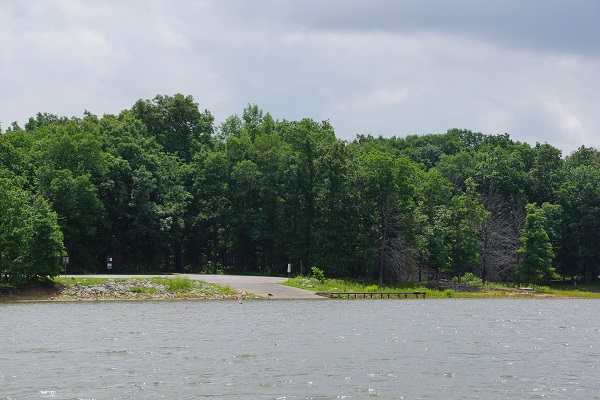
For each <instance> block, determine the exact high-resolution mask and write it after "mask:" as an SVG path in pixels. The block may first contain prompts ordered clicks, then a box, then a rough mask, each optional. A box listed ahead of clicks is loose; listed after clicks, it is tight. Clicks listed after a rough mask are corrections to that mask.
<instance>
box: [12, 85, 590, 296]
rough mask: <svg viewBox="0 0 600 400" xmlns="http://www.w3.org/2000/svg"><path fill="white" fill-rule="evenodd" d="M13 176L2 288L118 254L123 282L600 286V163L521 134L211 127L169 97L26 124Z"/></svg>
mask: <svg viewBox="0 0 600 400" xmlns="http://www.w3.org/2000/svg"><path fill="white" fill-rule="evenodd" d="M0 182H1V185H2V187H1V189H2V191H1V192H0V214H1V217H2V219H1V220H0V224H1V227H2V230H1V231H0V239H1V241H0V243H1V244H0V279H1V280H3V281H5V282H6V281H8V280H10V281H11V282H12V281H17V280H21V281H28V280H35V279H38V278H41V277H43V276H44V275H48V276H55V275H56V274H57V273H60V272H61V266H60V262H59V259H60V256H62V255H68V256H69V257H70V263H69V270H70V272H75V273H79V272H84V271H89V272H100V271H104V270H105V267H106V266H105V259H106V257H107V256H110V257H113V259H114V265H115V271H117V270H118V272H124V273H126V272H148V271H152V272H161V273H170V272H183V271H184V270H185V271H190V272H197V271H206V272H213V273H215V272H218V271H223V270H225V269H226V270H228V271H232V272H238V273H257V274H272V275H273V274H275V275H285V266H286V265H287V264H288V263H290V262H291V263H293V264H294V265H299V266H300V269H301V270H304V271H310V270H311V269H312V267H315V268H318V269H319V270H320V271H322V272H323V279H324V277H325V276H327V277H328V278H351V279H354V280H358V281H373V282H374V281H377V283H378V286H380V287H385V286H393V285H397V284H399V283H400V282H403V281H404V282H408V281H416V280H420V281H423V280H436V281H439V280H444V279H448V280H449V279H452V278H453V277H456V279H457V280H460V281H464V280H465V276H472V275H473V276H477V277H478V278H479V279H481V280H482V281H483V282H486V283H487V282H506V283H508V282H511V281H518V280H519V279H521V280H526V281H527V280H531V281H534V282H540V283H542V281H545V280H548V279H552V278H554V274H555V273H554V272H553V271H556V273H558V274H559V275H560V277H565V278H569V279H577V280H579V281H580V282H596V281H598V279H599V276H600V246H598V245H597V240H596V233H597V232H598V231H600V153H599V152H598V151H597V150H595V149H593V148H586V147H581V148H580V149H578V150H577V151H575V152H573V153H572V154H570V155H567V156H566V157H564V158H563V157H562V154H561V152H560V150H558V149H557V148H555V147H553V146H552V145H550V144H539V143H538V144H536V145H535V146H529V145H528V144H526V143H520V142H516V141H513V140H511V138H510V137H509V135H508V134H502V135H486V134H483V133H480V132H472V131H470V130H461V129H451V130H449V131H447V132H445V133H439V134H427V135H409V136H406V137H404V138H398V137H392V138H383V137H373V136H371V135H364V134H359V135H357V137H356V139H355V140H353V141H350V142H345V141H342V140H339V139H338V138H336V136H335V132H334V128H333V127H332V126H331V124H330V123H329V122H328V121H320V122H319V121H314V120H312V119H309V118H304V119H301V120H298V121H286V120H283V121H280V120H276V119H274V118H273V117H272V116H271V115H270V114H269V113H268V112H264V111H263V110H262V109H260V108H259V107H258V106H257V105H255V104H248V106H247V107H246V108H244V110H242V112H241V114H240V115H239V116H238V115H232V116H230V117H227V118H226V119H225V121H224V122H223V123H222V124H220V125H219V126H216V127H215V125H214V118H213V117H212V115H211V114H210V112H209V111H207V110H204V111H202V110H201V108H200V107H199V105H198V104H197V103H196V102H195V100H194V99H193V98H192V97H191V96H185V95H182V94H175V95H172V96H168V95H158V96H156V97H154V98H153V99H151V100H143V99H142V100H139V101H137V102H135V104H133V106H132V107H131V108H130V109H126V110H123V111H122V112H121V113H120V114H118V115H104V116H102V117H97V116H95V115H93V114H91V113H89V112H86V113H84V115H83V117H82V118H76V117H72V118H66V117H59V116H56V115H52V114H47V113H46V114H43V113H38V114H37V115H36V116H34V117H32V118H31V119H30V120H29V121H28V122H27V124H26V125H25V129H21V128H19V127H18V126H17V125H14V126H13V127H11V128H10V129H8V130H7V131H6V132H3V133H0ZM533 203H535V204H541V206H539V207H536V209H535V211H531V210H530V209H529V207H528V206H527V204H533ZM534 214H535V215H534ZM534 220H535V221H534ZM542 231H543V232H545V233H546V236H547V238H545V237H544V235H543V234H542ZM548 244H549V245H550V246H551V247H550V248H549V247H548ZM63 245H64V246H63ZM518 248H520V250H518V251H517V249H518ZM549 249H551V253H552V254H550V252H549ZM467 274H472V275H467Z"/></svg>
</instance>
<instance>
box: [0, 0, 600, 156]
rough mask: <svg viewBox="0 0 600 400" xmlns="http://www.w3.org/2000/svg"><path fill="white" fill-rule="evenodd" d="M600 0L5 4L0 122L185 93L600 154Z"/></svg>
mask: <svg viewBox="0 0 600 400" xmlns="http://www.w3.org/2000/svg"><path fill="white" fill-rule="evenodd" d="M423 4H425V5H423ZM598 4H599V3H597V2H595V1H587V0H578V1H573V2H569V3H567V2H562V1H555V0H551V1H528V2H517V1H512V0H506V1H504V0H503V1H488V2H479V1H469V0H457V1H454V2H446V1H441V0H438V1H430V2H421V1H419V2H417V1H412V0H411V1H402V2H397V1H392V0H374V1H371V2H359V1H349V0H344V1H342V0H329V1H325V2H316V1H308V2H297V1H291V0H279V1H268V0H257V1H253V2H248V1H241V0H239V1H227V2H217V1H208V0H207V1H195V2H187V1H183V0H181V1H162V0H155V1H141V0H140V1H116V0H115V1H110V0H105V1H95V2H84V1H82V0H68V1H66V0H65V1H57V2H55V1H52V2H51V1H44V0H38V1H28V2H19V1H16V0H9V1H8V2H3V3H2V4H0V15H2V16H3V17H5V18H3V20H4V21H6V23H4V24H2V25H1V26H0V54H1V55H0V57H1V60H0V61H1V62H0V121H1V122H2V126H3V128H6V127H7V126H8V124H9V123H10V122H12V121H13V120H17V121H19V123H23V122H25V121H26V120H27V118H28V117H30V116H33V115H35V113H37V112H51V113H55V114H58V115H66V116H72V115H76V116H80V115H81V114H82V113H83V110H85V109H88V110H90V111H92V112H94V113H96V114H99V115H102V114H104V113H118V112H119V111H120V110H122V109H124V108H129V107H131V105H132V104H133V103H134V102H135V101H136V100H137V99H139V98H152V97H154V95H156V94H158V93H160V94H174V93H177V92H181V93H184V94H191V95H193V96H194V98H195V99H196V101H197V102H198V103H199V104H200V107H201V108H203V109H204V108H206V109H208V110H209V111H211V112H212V113H213V114H214V115H215V117H216V119H217V122H221V121H223V120H224V119H225V118H226V117H227V116H228V115H231V114H233V113H238V114H240V113H241V112H242V109H243V108H244V107H245V106H246V105H247V104H248V103H255V104H258V105H259V106H260V107H261V108H262V109H263V110H264V111H265V112H270V113H271V114H272V115H273V116H274V117H275V118H276V119H288V120H294V119H300V118H304V117H308V118H313V119H316V120H323V119H329V120H330V121H331V123H332V125H333V126H334V128H335V129H336V133H337V135H338V136H339V137H340V138H342V139H346V140H351V139H353V138H354V137H355V134H357V133H372V134H375V135H379V134H381V135H384V136H391V135H397V136H404V135H406V134H424V133H440V132H445V131H446V130H447V129H450V128H454V127H458V128H467V129H472V130H476V131H481V132H483V133H487V134H499V133H505V132H508V133H509V134H511V137H513V138H514V139H516V140H521V141H526V142H528V143H530V144H535V142H548V143H550V144H553V145H555V146H557V147H560V148H561V149H563V150H564V152H565V153H569V152H570V151H572V150H574V149H575V148H577V147H579V146H580V145H582V144H585V145H587V146H594V147H600V117H598V116H597V115H598V112H597V110H598V106H599V105H600V79H599V78H598V76H597V71H598V70H599V67H600V54H599V51H598V50H599V44H598V41H597V40H596V38H597V37H600V35H599V32H598V30H600V28H597V27H596V24H594V23H593V22H595V20H596V19H597V17H598V16H599V15H600V11H599V7H600V6H599V5H598Z"/></svg>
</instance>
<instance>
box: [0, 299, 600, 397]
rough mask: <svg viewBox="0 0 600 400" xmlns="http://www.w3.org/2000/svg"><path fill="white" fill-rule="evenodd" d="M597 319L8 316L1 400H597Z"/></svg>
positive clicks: (1, 344)
mask: <svg viewBox="0 0 600 400" xmlns="http://www.w3.org/2000/svg"><path fill="white" fill-rule="evenodd" d="M599 306H600V301H598V300H587V299H577V300H567V299H561V300H554V299H552V300H550V299H544V300H538V299H514V300H497V299H489V300H488V299H485V300H484V299H481V300H460V299H448V300H415V299H409V300H332V301H310V300H306V301H299V300H294V301H286V300H271V301H269V300H255V301H245V302H244V304H242V305H240V304H238V303H237V302H236V301H233V300H232V301H158V302H151V301H150V302H76V303H25V304H0V326H1V328H0V399H11V400H12V399H159V398H167V399H202V398H219V399H221V398H222V399H366V398H369V399H370V398H382V399H442V398H443V399H477V398H481V399H494V398H497V399H540V398H556V399H600V390H599V389H600V383H599V382H600V323H599V318H598V317H599V312H598V309H599Z"/></svg>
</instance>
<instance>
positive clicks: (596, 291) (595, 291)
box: [283, 276, 600, 299]
mask: <svg viewBox="0 0 600 400" xmlns="http://www.w3.org/2000/svg"><path fill="white" fill-rule="evenodd" d="M283 284H284V285H288V286H292V287H297V288H301V289H306V290H310V291H313V292H426V297H427V298H433V299H435V298H462V299H469V298H508V297H511V298H514V297H522V298H531V297H533V296H537V297H544V296H545V297H576V298H600V285H580V286H579V290H573V286H572V285H571V284H569V285H567V284H562V283H559V284H552V285H551V286H550V287H549V286H534V287H533V288H534V292H533V293H527V292H520V291H519V290H518V289H517V288H510V287H506V286H502V285H501V284H498V283H489V284H486V285H484V286H482V288H481V290H479V291H475V292H461V291H454V290H451V289H448V290H435V289H429V288H426V287H425V286H423V283H421V282H401V283H399V284H397V285H393V286H385V287H381V288H380V287H379V286H378V285H377V284H376V283H373V282H367V283H362V282H354V281H346V280H341V279H324V280H323V281H321V280H319V279H316V278H314V277H303V276H299V277H296V278H290V279H289V280H287V281H286V282H284V283H283Z"/></svg>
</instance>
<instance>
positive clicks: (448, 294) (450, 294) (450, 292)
mask: <svg viewBox="0 0 600 400" xmlns="http://www.w3.org/2000/svg"><path fill="white" fill-rule="evenodd" d="M444 295H445V296H446V297H454V290H452V289H446V290H444Z"/></svg>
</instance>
